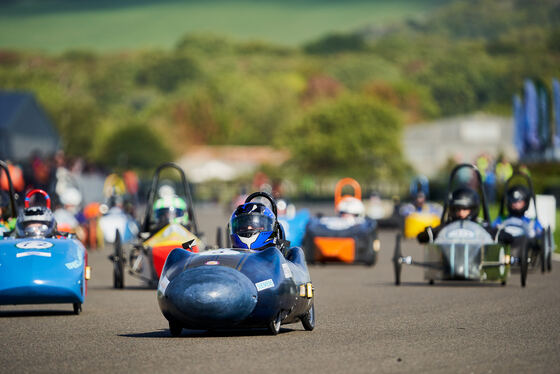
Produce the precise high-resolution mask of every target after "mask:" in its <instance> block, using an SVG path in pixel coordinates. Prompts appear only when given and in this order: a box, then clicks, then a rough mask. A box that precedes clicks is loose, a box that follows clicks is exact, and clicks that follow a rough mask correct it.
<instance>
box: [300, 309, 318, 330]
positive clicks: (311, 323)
mask: <svg viewBox="0 0 560 374" xmlns="http://www.w3.org/2000/svg"><path fill="white" fill-rule="evenodd" d="M301 324H302V325H303V328H304V329H306V330H307V331H311V330H313V329H314V328H315V305H314V304H313V303H312V304H311V308H310V309H309V311H308V312H307V313H305V314H304V316H303V317H301Z"/></svg>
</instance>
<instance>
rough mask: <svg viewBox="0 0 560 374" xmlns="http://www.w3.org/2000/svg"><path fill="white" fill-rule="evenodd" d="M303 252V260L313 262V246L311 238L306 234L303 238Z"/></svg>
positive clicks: (310, 263) (309, 263)
mask: <svg viewBox="0 0 560 374" xmlns="http://www.w3.org/2000/svg"><path fill="white" fill-rule="evenodd" d="M303 254H304V255H305V262H306V263H307V264H308V265H313V264H315V248H314V244H313V239H312V238H310V237H309V236H307V235H306V236H305V237H304V238H303Z"/></svg>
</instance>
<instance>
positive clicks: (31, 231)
mask: <svg viewBox="0 0 560 374" xmlns="http://www.w3.org/2000/svg"><path fill="white" fill-rule="evenodd" d="M24 232H25V237H27V238H37V237H42V236H46V235H47V233H48V232H49V227H48V226H47V225H45V224H44V223H39V222H32V223H29V224H27V225H26V226H25V229H24Z"/></svg>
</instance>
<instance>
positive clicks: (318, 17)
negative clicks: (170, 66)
mask: <svg viewBox="0 0 560 374" xmlns="http://www.w3.org/2000/svg"><path fill="white" fill-rule="evenodd" d="M448 2H449V0H371V1H366V0H347V1H344V0H299V1H295V0H260V1H257V0H239V1H237V0H229V1H228V0H207V1H204V0H190V1H173V0H167V1H147V0H135V1H133V0H120V1H107V0H99V1H93V0H81V1H74V0H44V1H37V0H36V1H24V2H19V1H11V2H7V3H2V2H0V48H16V49H39V50H44V51H49V52H59V51H63V50H66V49H94V50H98V51H107V50H119V49H137V48H145V47H163V48H168V47H171V46H173V45H174V43H175V42H176V41H177V40H178V38H179V37H180V36H182V35H183V34H185V33H187V32H212V33H216V34H224V35H229V36H231V37H233V38H236V39H241V40H262V41H268V42H274V43H278V44H284V45H298V44H301V43H304V42H306V41H309V40H313V39H314V38H317V37H320V36H322V35H325V34H326V33H328V32H333V31H348V30H353V29H356V28H359V27H364V26H367V25H379V24H388V23H391V22H394V21H398V20H403V19H405V18H407V17H412V16H417V15H421V14H422V13H427V12H430V11H431V10H433V9H435V8H437V7H438V6H441V5H443V4H445V3H448Z"/></svg>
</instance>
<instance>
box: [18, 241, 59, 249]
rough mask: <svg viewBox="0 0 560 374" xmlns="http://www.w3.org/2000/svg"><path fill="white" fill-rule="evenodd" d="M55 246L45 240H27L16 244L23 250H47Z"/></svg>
mask: <svg viewBox="0 0 560 374" xmlns="http://www.w3.org/2000/svg"><path fill="white" fill-rule="evenodd" d="M52 246H53V243H49V242H46V241H44V240H27V241H24V242H20V243H17V244H16V247H18V248H21V249H46V248H50V247H52Z"/></svg>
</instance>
